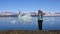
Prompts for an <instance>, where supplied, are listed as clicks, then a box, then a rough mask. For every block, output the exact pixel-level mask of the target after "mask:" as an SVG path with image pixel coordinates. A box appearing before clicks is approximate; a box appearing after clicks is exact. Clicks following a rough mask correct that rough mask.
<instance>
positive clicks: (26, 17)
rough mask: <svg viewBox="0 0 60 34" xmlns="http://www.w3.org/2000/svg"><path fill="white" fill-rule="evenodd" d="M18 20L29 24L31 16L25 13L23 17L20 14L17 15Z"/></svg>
mask: <svg viewBox="0 0 60 34" xmlns="http://www.w3.org/2000/svg"><path fill="white" fill-rule="evenodd" d="M18 19H19V21H20V22H31V15H30V14H29V13H26V14H25V15H23V16H22V14H19V15H18Z"/></svg>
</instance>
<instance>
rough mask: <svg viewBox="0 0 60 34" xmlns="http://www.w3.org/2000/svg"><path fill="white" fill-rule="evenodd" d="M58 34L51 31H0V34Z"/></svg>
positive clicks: (56, 31) (55, 31)
mask: <svg viewBox="0 0 60 34" xmlns="http://www.w3.org/2000/svg"><path fill="white" fill-rule="evenodd" d="M58 33H59V34H60V31H59V30H51V31H42V30H39V31H30V30H6V31H0V34H58Z"/></svg>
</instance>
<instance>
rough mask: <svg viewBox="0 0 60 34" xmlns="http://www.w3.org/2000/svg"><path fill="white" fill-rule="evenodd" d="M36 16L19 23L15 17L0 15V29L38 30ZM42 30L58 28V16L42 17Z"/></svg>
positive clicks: (59, 27)
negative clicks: (29, 21)
mask: <svg viewBox="0 0 60 34" xmlns="http://www.w3.org/2000/svg"><path fill="white" fill-rule="evenodd" d="M37 20H38V19H37V17H32V22H31V23H28V22H22V23H20V22H19V20H18V18H17V17H0V30H39V29H38V22H37ZM42 26H43V27H42V29H43V30H60V17H43V24H42Z"/></svg>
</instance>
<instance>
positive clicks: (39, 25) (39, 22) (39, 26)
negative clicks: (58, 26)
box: [38, 20, 43, 30]
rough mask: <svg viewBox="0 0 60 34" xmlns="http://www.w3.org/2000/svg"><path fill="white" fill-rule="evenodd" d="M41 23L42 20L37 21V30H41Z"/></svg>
mask: <svg viewBox="0 0 60 34" xmlns="http://www.w3.org/2000/svg"><path fill="white" fill-rule="evenodd" d="M42 22H43V20H38V28H39V30H42Z"/></svg>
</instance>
